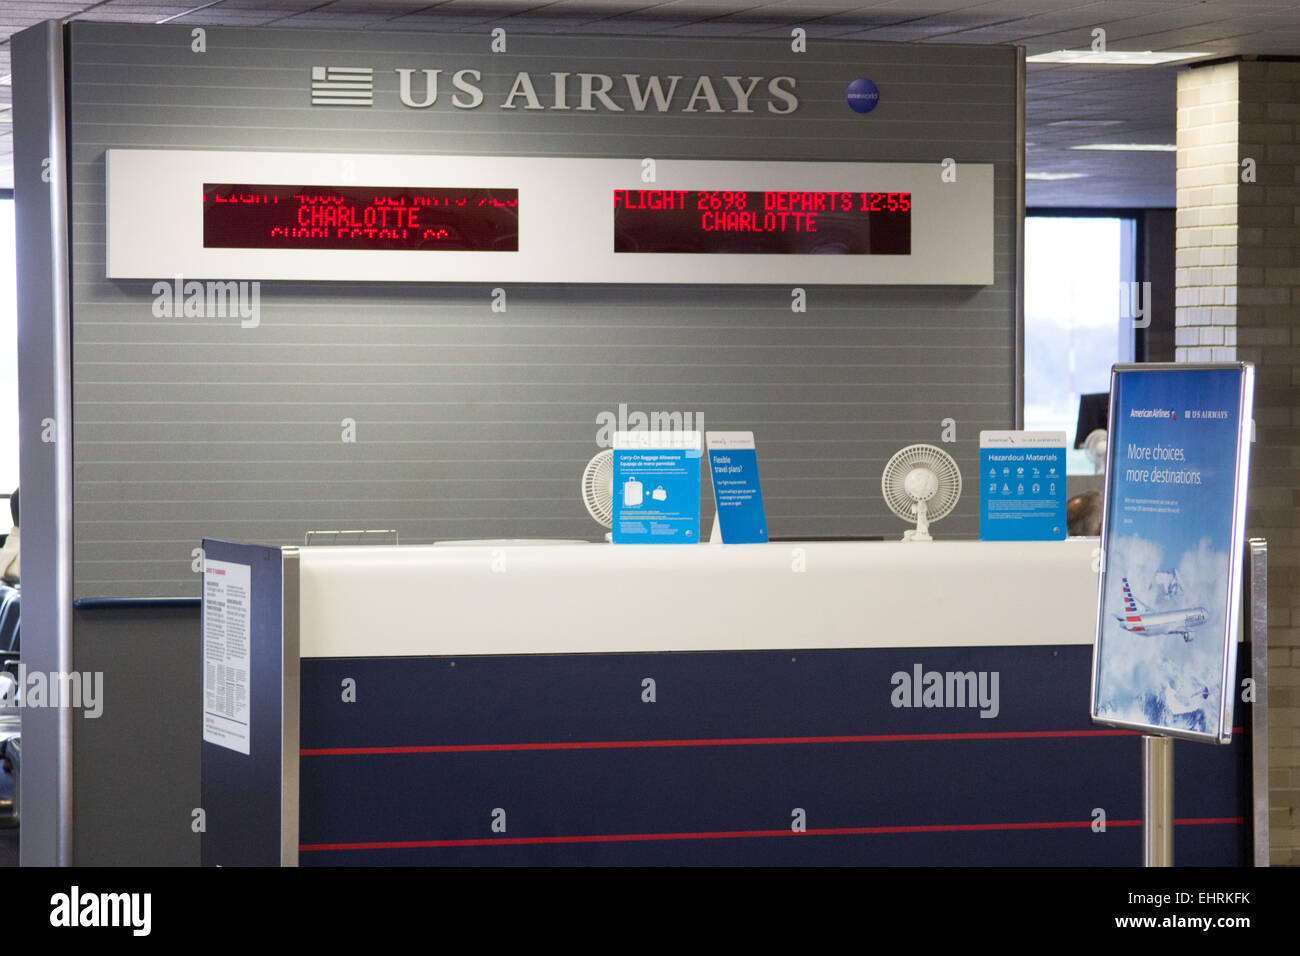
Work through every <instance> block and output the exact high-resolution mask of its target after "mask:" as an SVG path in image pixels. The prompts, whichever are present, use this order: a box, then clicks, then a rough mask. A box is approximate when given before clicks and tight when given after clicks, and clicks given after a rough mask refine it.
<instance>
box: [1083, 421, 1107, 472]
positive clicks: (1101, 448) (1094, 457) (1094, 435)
mask: <svg viewBox="0 0 1300 956" xmlns="http://www.w3.org/2000/svg"><path fill="white" fill-rule="evenodd" d="M1083 453H1084V454H1085V455H1087V456H1088V460H1089V461H1090V462H1092V470H1093V471H1094V472H1095V473H1096V474H1098V475H1102V474H1105V472H1106V429H1104V428H1094V429H1093V430H1092V431H1090V432H1088V437H1087V438H1085V439H1084V440H1083Z"/></svg>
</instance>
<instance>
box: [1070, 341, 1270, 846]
mask: <svg viewBox="0 0 1300 956" xmlns="http://www.w3.org/2000/svg"><path fill="white" fill-rule="evenodd" d="M1253 400H1254V367H1253V366H1251V365H1250V364H1248V363H1224V364H1185V365H1183V364H1180V365H1174V364H1146V365H1117V366H1115V367H1114V369H1113V370H1112V372H1111V399H1110V428H1109V439H1108V442H1107V458H1108V463H1107V468H1106V493H1105V519H1104V522H1103V528H1102V543H1101V565H1100V570H1101V580H1100V585H1099V591H1098V612H1097V639H1096V643H1095V645H1094V648H1093V660H1092V696H1091V714H1092V719H1093V720H1094V721H1096V722H1097V723H1102V724H1108V725H1110V726H1114V727H1124V728H1128V729H1131V730H1138V731H1141V732H1142V733H1144V734H1146V735H1147V736H1145V737H1144V738H1143V742H1142V754H1143V761H1142V766H1143V778H1142V779H1143V828H1144V850H1143V860H1144V862H1145V863H1146V865H1148V866H1168V865H1172V862H1173V740H1172V739H1170V738H1173V737H1184V738H1187V739H1190V740H1198V741H1201V742H1204V743H1220V744H1226V743H1229V742H1230V741H1231V739H1232V711H1233V703H1234V698H1235V696H1236V664H1237V638H1238V633H1237V632H1238V621H1239V610H1240V606H1241V589H1242V551H1243V548H1244V546H1245V522H1246V487H1247V477H1248V473H1249V463H1250V442H1251V431H1252V419H1251V413H1252V408H1253Z"/></svg>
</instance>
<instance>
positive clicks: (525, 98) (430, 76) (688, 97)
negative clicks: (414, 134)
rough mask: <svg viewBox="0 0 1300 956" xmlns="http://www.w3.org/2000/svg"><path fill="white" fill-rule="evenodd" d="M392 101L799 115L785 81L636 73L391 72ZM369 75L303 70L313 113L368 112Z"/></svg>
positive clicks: (414, 105)
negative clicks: (328, 109) (326, 109)
mask: <svg viewBox="0 0 1300 956" xmlns="http://www.w3.org/2000/svg"><path fill="white" fill-rule="evenodd" d="M393 72H394V73H396V74H397V84H396V85H397V99H398V101H399V102H400V103H401V104H402V105H403V106H405V107H407V108H408V109H416V110H422V109H428V108H429V107H431V106H434V105H436V104H438V103H439V102H440V101H441V103H442V104H443V106H452V107H454V108H456V109H461V110H473V109H478V108H479V107H480V106H482V105H483V104H484V103H488V104H492V103H495V104H496V106H497V108H498V109H502V110H519V111H521V112H523V111H534V110H573V111H574V112H577V113H590V112H605V113H622V112H631V113H644V112H653V113H669V112H677V113H750V114H753V113H772V114H775V115H778V116H784V115H787V114H790V113H793V112H795V111H796V110H797V109H799V96H798V93H797V90H798V83H799V81H798V80H797V79H796V78H795V77H793V76H770V77H769V76H739V75H738V76H708V75H695V76H687V75H682V74H671V75H658V74H649V75H642V74H640V73H619V74H609V73H581V72H576V71H575V72H563V71H558V70H557V71H552V72H550V73H538V74H533V73H528V72H526V71H523V72H519V73H516V74H515V75H514V76H513V78H511V77H509V75H508V74H507V75H504V76H502V75H500V74H497V75H490V76H489V79H488V82H485V81H484V78H483V72H482V71H481V70H475V69H460V70H430V69H398V70H394V71H393ZM374 95H375V71H374V69H373V68H372V67H360V66H314V67H312V68H311V102H312V105H313V106H373V105H374Z"/></svg>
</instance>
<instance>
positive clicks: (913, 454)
mask: <svg viewBox="0 0 1300 956" xmlns="http://www.w3.org/2000/svg"><path fill="white" fill-rule="evenodd" d="M880 490H881V492H882V493H883V494H884V496H885V504H887V505H889V510H890V511H892V512H893V513H894V514H896V515H898V516H899V517H900V518H902V519H903V520H904V521H911V520H912V519H914V518H915V519H916V527H915V528H913V529H911V530H909V531H905V532H903V540H904V541H933V540H934V539H933V538H931V537H930V522H931V521H938V520H939V519H940V518H942V517H944V516H945V515H947V514H948V513H949V512H950V511H952V509H953V508H955V507H956V506H957V500H958V499H959V498H961V471H960V469H958V467H957V462H955V461H953V459H952V456H951V455H949V454H948V453H947V452H946V451H944V450H943V449H941V448H935V447H934V446H933V445H908V446H907V447H906V448H904V449H902V450H901V451H900V452H898V454H896V455H894V457H893V458H891V459H889V463H888V464H886V465H885V471H884V473H883V474H882V475H881V476H880Z"/></svg>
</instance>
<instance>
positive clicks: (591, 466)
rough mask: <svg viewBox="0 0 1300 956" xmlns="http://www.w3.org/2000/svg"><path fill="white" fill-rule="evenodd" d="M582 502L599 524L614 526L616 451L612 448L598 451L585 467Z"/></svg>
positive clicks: (605, 526)
mask: <svg viewBox="0 0 1300 956" xmlns="http://www.w3.org/2000/svg"><path fill="white" fill-rule="evenodd" d="M582 503H583V504H584V505H586V506H587V514H589V515H591V517H592V518H593V519H594V520H595V521H596V523H597V524H599V525H601V527H604V528H612V527H614V452H613V451H612V450H611V449H608V448H606V449H605V450H604V451H601V452H597V453H596V454H595V456H594V457H593V458H592V459H591V461H589V462H587V467H586V468H584V469H583V471H582ZM605 537H606V538H609V535H608V534H607V535H605Z"/></svg>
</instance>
